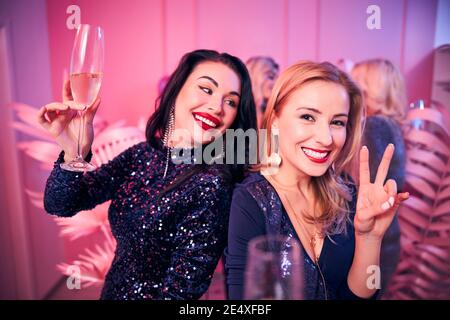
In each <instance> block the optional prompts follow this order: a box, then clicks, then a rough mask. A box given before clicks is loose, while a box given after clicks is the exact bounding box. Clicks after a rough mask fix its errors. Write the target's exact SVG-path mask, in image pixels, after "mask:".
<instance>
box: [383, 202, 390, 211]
mask: <svg viewBox="0 0 450 320" xmlns="http://www.w3.org/2000/svg"><path fill="white" fill-rule="evenodd" d="M390 207H391V205H390V203H389V202H388V201H386V202H384V203H383V204H382V205H381V209H383V210H385V211H386V210H387V209H389V208H390Z"/></svg>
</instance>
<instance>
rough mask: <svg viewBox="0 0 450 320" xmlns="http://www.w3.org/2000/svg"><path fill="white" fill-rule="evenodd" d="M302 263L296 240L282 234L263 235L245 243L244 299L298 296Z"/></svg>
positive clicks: (287, 298)
mask: <svg viewBox="0 0 450 320" xmlns="http://www.w3.org/2000/svg"><path fill="white" fill-rule="evenodd" d="M302 298H303V264H302V255H301V251H300V245H299V243H298V242H297V241H296V240H295V239H293V238H289V237H285V236H282V235H263V236H260V237H257V238H254V239H252V240H251V241H250V242H249V245H248V256H247V265H246V269H245V283H244V299H246V300H301V299H302Z"/></svg>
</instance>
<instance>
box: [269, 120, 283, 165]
mask: <svg viewBox="0 0 450 320" xmlns="http://www.w3.org/2000/svg"><path fill="white" fill-rule="evenodd" d="M272 134H273V139H272V146H273V150H274V153H272V154H271V155H270V157H269V163H270V165H271V166H272V167H275V168H279V167H280V164H281V156H280V153H279V148H280V133H279V130H278V129H276V128H273V127H272Z"/></svg>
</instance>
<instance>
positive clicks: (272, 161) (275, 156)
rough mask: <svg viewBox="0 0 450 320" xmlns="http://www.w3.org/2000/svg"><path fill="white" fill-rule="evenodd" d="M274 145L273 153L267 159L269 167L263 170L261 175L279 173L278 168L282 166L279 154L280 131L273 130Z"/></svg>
mask: <svg viewBox="0 0 450 320" xmlns="http://www.w3.org/2000/svg"><path fill="white" fill-rule="evenodd" d="M271 139H272V143H271V145H272V146H273V148H272V149H273V152H272V153H271V154H270V156H268V157H267V160H266V161H267V166H266V167H265V168H264V169H263V170H261V173H262V174H263V175H268V176H269V175H272V174H276V173H277V172H278V168H279V167H280V165H281V161H282V159H281V156H280V153H279V134H278V129H274V128H272V138H271Z"/></svg>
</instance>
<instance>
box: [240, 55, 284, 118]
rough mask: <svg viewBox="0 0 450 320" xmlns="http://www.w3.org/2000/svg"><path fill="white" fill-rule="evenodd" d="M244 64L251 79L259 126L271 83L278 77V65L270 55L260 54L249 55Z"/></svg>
mask: <svg viewBox="0 0 450 320" xmlns="http://www.w3.org/2000/svg"><path fill="white" fill-rule="evenodd" d="M246 66H247V69H248V72H249V74H250V79H251V81H252V91H253V97H254V99H255V104H256V117H257V121H258V127H259V126H260V125H261V120H262V116H263V114H264V111H265V110H266V106H267V101H268V100H269V97H270V93H271V92H272V88H273V85H274V83H275V80H276V79H277V77H278V73H279V66H278V64H277V63H276V62H275V60H273V59H272V58H271V57H262V56H255V57H251V58H250V59H248V60H247V62H246Z"/></svg>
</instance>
